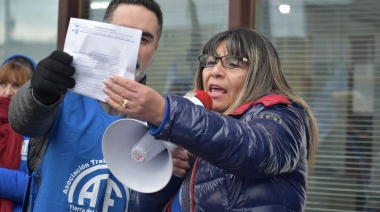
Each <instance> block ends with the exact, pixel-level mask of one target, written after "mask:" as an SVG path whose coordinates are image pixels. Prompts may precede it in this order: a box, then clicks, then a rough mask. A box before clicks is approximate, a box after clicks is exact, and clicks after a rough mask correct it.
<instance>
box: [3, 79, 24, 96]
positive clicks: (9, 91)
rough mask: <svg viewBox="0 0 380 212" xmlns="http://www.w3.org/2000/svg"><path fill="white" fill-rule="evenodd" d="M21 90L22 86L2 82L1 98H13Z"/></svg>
mask: <svg viewBox="0 0 380 212" xmlns="http://www.w3.org/2000/svg"><path fill="white" fill-rule="evenodd" d="M19 88H20V85H17V84H15V83H11V82H0V96H1V97H7V98H12V97H13V95H15V93H16V92H17V90H18V89H19Z"/></svg>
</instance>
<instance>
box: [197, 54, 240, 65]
mask: <svg viewBox="0 0 380 212" xmlns="http://www.w3.org/2000/svg"><path fill="white" fill-rule="evenodd" d="M198 60H199V64H200V65H201V66H202V67H204V68H210V67H213V66H214V65H215V64H217V62H218V60H220V61H221V63H222V66H223V67H225V68H236V67H239V62H240V61H244V62H248V59H247V58H244V57H239V56H236V55H225V56H222V57H215V56H212V55H208V54H202V55H200V56H199V57H198Z"/></svg>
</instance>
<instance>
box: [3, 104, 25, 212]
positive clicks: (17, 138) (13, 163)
mask: <svg viewBox="0 0 380 212" xmlns="http://www.w3.org/2000/svg"><path fill="white" fill-rule="evenodd" d="M10 101H11V99H9V98H6V97H0V167H1V168H7V169H13V170H18V169H19V166H20V162H21V147H22V136H21V135H19V134H17V133H16V132H15V131H14V130H13V129H12V128H11V126H10V125H9V121H8V108H9V103H10ZM12 208H13V202H11V201H9V200H6V199H2V198H0V212H12Z"/></svg>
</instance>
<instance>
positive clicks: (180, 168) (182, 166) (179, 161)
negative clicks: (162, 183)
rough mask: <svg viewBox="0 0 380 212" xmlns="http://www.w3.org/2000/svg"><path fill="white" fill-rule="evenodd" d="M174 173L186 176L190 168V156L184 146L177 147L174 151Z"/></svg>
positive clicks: (182, 176) (178, 175)
mask: <svg viewBox="0 0 380 212" xmlns="http://www.w3.org/2000/svg"><path fill="white" fill-rule="evenodd" d="M172 160H173V175H175V176H177V177H181V178H184V177H185V176H186V174H187V171H188V170H189V168H190V164H189V156H188V153H187V151H186V149H184V148H183V147H180V146H179V147H177V148H176V149H175V150H174V151H173V152H172Z"/></svg>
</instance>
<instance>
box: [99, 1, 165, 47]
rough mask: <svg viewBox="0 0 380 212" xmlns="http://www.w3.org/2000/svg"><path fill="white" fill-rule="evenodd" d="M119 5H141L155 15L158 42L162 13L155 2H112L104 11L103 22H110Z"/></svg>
mask: <svg viewBox="0 0 380 212" xmlns="http://www.w3.org/2000/svg"><path fill="white" fill-rule="evenodd" d="M120 4H135V5H141V6H143V7H145V8H147V9H148V10H150V11H152V12H154V14H156V17H157V20H158V29H157V41H159V40H160V37H161V33H162V24H163V20H162V11H161V8H160V5H159V4H158V3H157V2H156V1H155V0H112V1H111V2H110V3H109V5H108V7H107V10H106V13H105V14H104V18H103V21H104V22H107V23H110V22H111V20H112V16H113V13H114V12H115V10H116V8H117V7H118V6H119V5H120Z"/></svg>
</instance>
